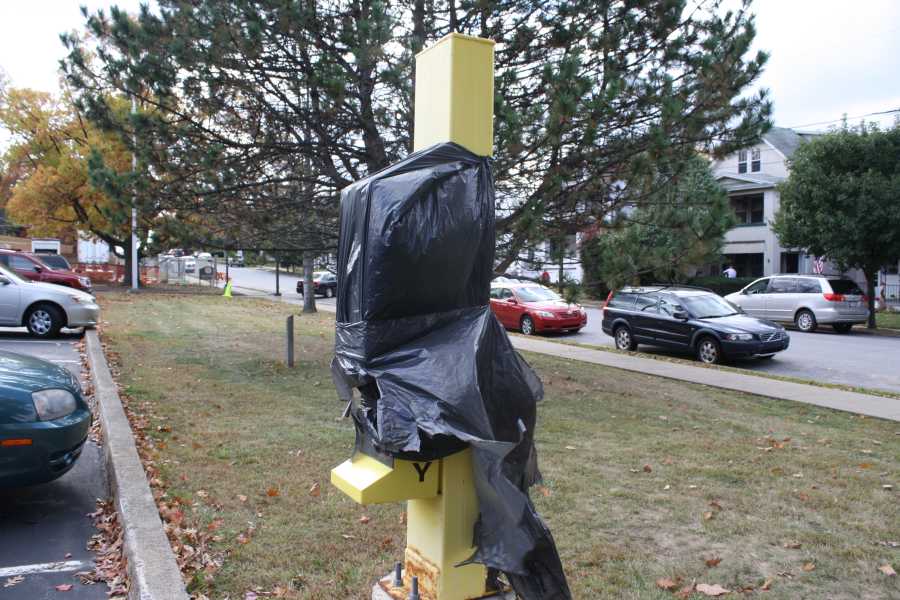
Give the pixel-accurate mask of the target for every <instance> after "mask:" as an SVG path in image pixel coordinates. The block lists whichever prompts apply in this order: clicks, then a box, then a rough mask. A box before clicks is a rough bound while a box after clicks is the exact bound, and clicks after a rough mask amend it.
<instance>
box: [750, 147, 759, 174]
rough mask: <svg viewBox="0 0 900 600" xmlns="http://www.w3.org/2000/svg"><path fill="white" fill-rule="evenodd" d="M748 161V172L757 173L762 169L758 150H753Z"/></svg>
mask: <svg viewBox="0 0 900 600" xmlns="http://www.w3.org/2000/svg"><path fill="white" fill-rule="evenodd" d="M750 161H751V162H750V170H751V171H753V172H754V173H759V170H760V168H761V167H762V161H761V160H760V158H759V148H754V149H753V150H752V151H751V152H750Z"/></svg>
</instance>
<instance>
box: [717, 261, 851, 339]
mask: <svg viewBox="0 0 900 600" xmlns="http://www.w3.org/2000/svg"><path fill="white" fill-rule="evenodd" d="M725 299H726V300H728V301H729V302H731V303H732V304H735V305H737V306H740V307H741V309H743V310H744V312H746V313H747V314H749V315H751V316H754V317H759V318H760V319H768V320H770V321H777V322H780V323H793V324H794V325H796V326H797V329H799V330H800V331H806V332H810V331H815V330H816V328H817V327H818V326H819V325H831V326H832V327H833V328H834V330H835V331H837V332H838V333H847V332H849V331H850V330H851V329H852V328H853V326H854V325H858V324H863V323H865V322H866V321H867V320H868V318H869V309H868V306H867V303H868V300H867V299H866V296H865V295H864V294H863V292H862V290H861V289H859V286H858V285H856V282H855V281H853V280H851V279H846V278H843V277H835V276H825V275H772V276H771V277H763V278H762V279H757V280H756V281H754V282H753V283H751V284H750V285H748V286H747V287H745V288H744V289H742V290H741V291H739V292H735V293H733V294H728V295H727V296H725Z"/></svg>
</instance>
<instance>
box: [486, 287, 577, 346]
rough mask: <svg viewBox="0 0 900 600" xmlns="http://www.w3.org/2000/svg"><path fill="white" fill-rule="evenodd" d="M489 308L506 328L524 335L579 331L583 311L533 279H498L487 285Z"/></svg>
mask: <svg viewBox="0 0 900 600" xmlns="http://www.w3.org/2000/svg"><path fill="white" fill-rule="evenodd" d="M491 310H492V311H493V313H494V316H496V317H497V320H498V321H500V324H501V325H503V326H504V327H506V328H507V329H518V330H520V331H521V332H522V333H524V334H525V335H532V334H534V333H544V332H550V331H557V332H558V331H568V332H571V331H580V330H581V328H582V327H584V326H585V325H587V312H585V310H584V309H583V308H582V307H581V306H580V305H578V304H569V303H568V302H566V301H565V300H563V299H562V298H561V297H560V296H559V294H557V293H556V292H554V291H553V290H550V289H547V288H545V287H543V286H540V285H537V284H536V283H510V282H498V283H495V284H493V285H491Z"/></svg>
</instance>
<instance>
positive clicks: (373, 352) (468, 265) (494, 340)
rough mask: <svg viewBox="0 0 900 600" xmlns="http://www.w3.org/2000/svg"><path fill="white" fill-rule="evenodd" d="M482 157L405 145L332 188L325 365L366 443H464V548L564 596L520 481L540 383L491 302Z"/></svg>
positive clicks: (401, 452) (526, 478) (518, 584)
mask: <svg viewBox="0 0 900 600" xmlns="http://www.w3.org/2000/svg"><path fill="white" fill-rule="evenodd" d="M493 264H494V187H493V179H492V174H491V164H490V160H489V159H487V158H483V157H478V156H476V155H474V154H472V153H470V152H468V151H467V150H465V149H464V148H462V147H460V146H458V145H456V144H451V143H447V144H438V145H436V146H432V147H431V148H428V149H426V150H423V151H421V152H417V153H415V154H412V155H410V156H409V157H407V158H406V159H405V160H403V161H400V162H399V163H397V164H395V165H392V166H390V167H388V168H387V169H384V170H382V171H380V172H378V173H376V174H374V175H372V176H370V177H368V178H366V179H364V180H362V181H359V182H357V183H355V184H353V185H351V186H349V187H347V188H346V189H345V190H344V191H343V193H342V197H341V236H340V248H339V252H338V294H337V298H338V305H337V325H336V337H335V359H334V362H333V364H332V372H333V376H334V380H335V385H336V387H337V388H338V391H339V393H340V395H341V397H342V398H343V399H344V400H345V401H347V402H348V403H349V402H351V396H352V389H353V388H356V389H358V390H359V392H360V395H361V397H362V400H361V402H360V403H359V404H357V405H354V406H353V408H352V410H351V415H352V417H353V419H354V423H355V425H356V428H357V434H358V436H359V437H361V438H363V439H364V442H365V443H363V444H358V447H361V448H373V449H374V451H375V452H377V453H383V454H386V455H388V456H392V457H395V458H404V459H428V460H433V459H435V458H440V457H443V456H448V455H449V454H451V453H453V452H457V451H459V450H460V449H462V448H464V447H465V446H466V445H468V446H470V447H471V448H472V452H473V468H474V471H475V473H474V477H475V488H476V492H477V495H478V502H479V509H480V517H479V520H478V523H477V524H476V526H475V531H474V532H473V536H474V540H475V542H476V546H477V550H476V552H475V554H474V555H473V556H472V557H471V559H470V560H471V561H474V562H480V563H482V564H484V565H485V566H487V567H489V568H492V569H498V570H500V571H503V572H504V573H505V574H506V575H507V578H508V579H509V580H510V583H511V584H512V585H513V587H514V588H515V590H516V592H517V593H518V594H519V595H520V596H521V597H522V598H525V599H526V600H556V599H559V600H566V599H568V598H571V593H570V592H569V588H568V585H567V583H566V579H565V575H564V573H563V569H562V565H561V563H560V560H559V556H558V554H557V551H556V547H555V544H554V542H553V537H552V536H551V535H550V531H549V530H548V529H547V527H546V526H545V525H544V523H543V521H542V520H541V518H540V517H539V516H538V514H537V512H536V511H535V509H534V505H533V504H532V502H531V500H530V498H529V497H528V493H527V490H528V488H529V487H530V486H531V485H533V484H534V483H535V482H537V481H538V480H539V478H540V474H539V472H538V469H537V458H536V454H535V448H534V427H535V419H536V403H537V402H538V400H540V399H541V398H542V396H543V387H542V385H541V382H540V380H539V379H538V378H537V376H536V375H535V373H534V371H532V369H531V367H529V366H528V364H527V363H526V362H525V361H524V360H523V359H522V357H521V356H520V355H519V354H518V353H517V352H516V351H515V349H514V348H513V347H512V344H511V343H510V341H509V339H508V337H507V335H506V331H505V330H504V329H503V327H502V326H501V325H500V324H499V322H498V321H497V319H496V318H494V316H493V314H492V313H491V309H490V306H489V296H488V294H489V290H490V280H491V277H492V273H493Z"/></svg>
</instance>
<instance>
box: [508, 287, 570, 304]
mask: <svg viewBox="0 0 900 600" xmlns="http://www.w3.org/2000/svg"><path fill="white" fill-rule="evenodd" d="M516 295H517V296H519V300H521V301H522V302H547V301H552V300H562V298H560V297H559V294H557V293H556V292H554V291H552V290H548V289H547V288H543V287H538V286H533V287H521V288H516Z"/></svg>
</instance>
